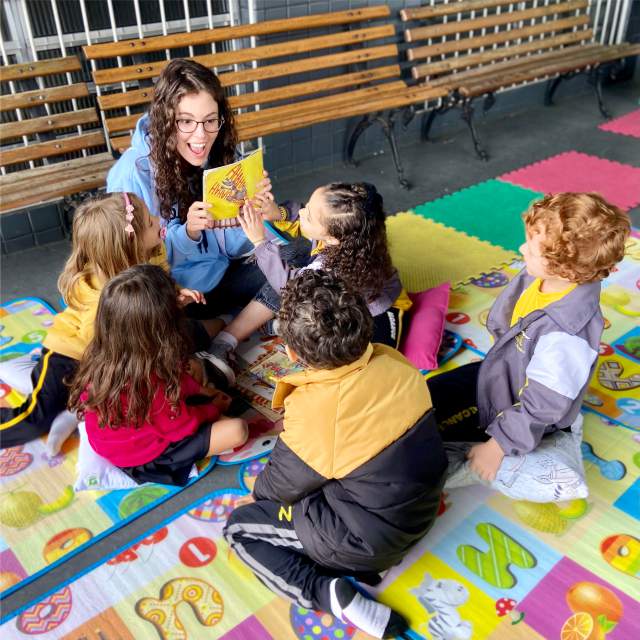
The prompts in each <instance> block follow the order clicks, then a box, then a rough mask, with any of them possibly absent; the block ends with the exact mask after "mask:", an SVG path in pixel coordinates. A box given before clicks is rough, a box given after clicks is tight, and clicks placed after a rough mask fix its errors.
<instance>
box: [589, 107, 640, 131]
mask: <svg viewBox="0 0 640 640" xmlns="http://www.w3.org/2000/svg"><path fill="white" fill-rule="evenodd" d="M598 129H602V131H610V132H611V133H619V134H621V135H623V136H632V137H634V138H640V109H636V110H635V111H632V112H631V113H627V114H626V115H624V116H620V117H619V118H615V119H614V120H609V122H605V123H604V124H601V125H600V126H599V127H598Z"/></svg>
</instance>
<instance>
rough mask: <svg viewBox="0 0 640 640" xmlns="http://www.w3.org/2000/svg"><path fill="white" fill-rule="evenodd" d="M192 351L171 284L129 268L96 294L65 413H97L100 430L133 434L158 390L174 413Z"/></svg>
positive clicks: (157, 270) (144, 269) (158, 273)
mask: <svg viewBox="0 0 640 640" xmlns="http://www.w3.org/2000/svg"><path fill="white" fill-rule="evenodd" d="M190 349H191V342H190V339H189V337H188V335H187V333H186V331H185V323H184V321H183V318H182V312H181V310H180V308H179V307H178V301H177V296H176V290H175V286H174V283H173V281H172V280H171V278H170V277H169V276H168V275H167V274H166V273H165V272H164V270H163V269H162V268H161V267H156V266H153V265H150V264H144V265H136V266H135V267H131V268H130V269H127V270H126V271H123V272H122V273H120V274H119V275H117V276H116V277H115V278H112V279H111V280H110V281H109V282H108V283H107V284H106V286H105V287H104V289H103V290H102V293H101V294H100V302H99V303H98V311H97V314H96V320H95V333H94V337H93V340H92V341H91V342H90V343H89V346H88V347H87V349H86V351H85V353H84V356H83V357H82V360H81V361H80V364H79V366H78V370H77V371H76V374H75V376H74V378H73V380H72V382H71V385H70V386H71V392H70V395H69V408H70V409H71V410H75V411H80V412H81V413H82V412H84V411H85V410H86V409H90V410H91V411H95V412H96V413H97V415H98V424H99V425H100V426H101V427H107V426H108V427H110V428H111V429H117V428H118V427H120V426H123V425H127V426H129V425H131V426H134V427H136V428H137V427H140V426H141V425H142V424H143V423H144V422H145V421H146V420H147V419H148V417H149V411H150V409H151V404H152V402H153V398H154V395H155V393H156V391H157V389H158V387H159V386H160V385H162V387H164V392H165V397H166V399H167V401H168V402H169V403H170V405H171V406H172V407H173V410H174V411H176V410H177V409H178V405H179V400H180V379H181V377H182V372H183V370H184V366H185V363H186V361H187V358H188V354H189V353H190ZM85 391H86V392H87V394H88V397H87V399H86V401H83V400H81V399H80V397H81V396H82V394H83V393H84V392H85ZM124 397H126V403H124V404H125V407H124V410H123V402H122V401H123V398H124Z"/></svg>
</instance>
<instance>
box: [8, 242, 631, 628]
mask: <svg viewBox="0 0 640 640" xmlns="http://www.w3.org/2000/svg"><path fill="white" fill-rule="evenodd" d="M639 258H640V240H639V239H638V237H637V234H636V235H635V236H634V238H633V239H632V242H631V243H630V247H629V255H628V256H627V257H626V258H625V261H624V262H623V263H622V264H621V265H619V267H618V270H617V271H616V272H615V273H613V274H612V275H611V277H610V278H609V279H608V280H607V281H606V282H605V283H604V287H603V310H604V313H605V316H606V318H607V321H608V322H607V326H608V328H607V330H606V332H605V334H604V342H603V348H602V355H601V359H600V363H599V366H598V370H597V372H596V376H595V378H594V380H596V379H597V380H598V382H597V383H596V382H594V384H593V386H592V388H591V389H590V396H589V400H590V404H588V405H586V408H589V409H597V410H598V411H600V412H601V413H602V414H603V415H605V416H606V418H603V417H601V416H599V415H596V414H595V413H593V412H587V413H585V427H584V443H583V456H584V462H585V471H586V474H587V479H588V483H589V487H590V490H591V495H590V496H589V498H587V499H586V500H575V501H572V502H569V503H564V504H557V505H556V504H542V505H541V504H534V503H529V502H526V501H512V500H509V499H507V498H505V497H504V496H502V495H501V494H498V493H495V492H493V491H491V490H489V489H486V488H484V487H472V488H466V489H459V490H454V491H451V492H449V493H448V494H447V495H445V497H444V500H443V504H442V505H441V510H440V516H439V518H438V520H437V522H436V524H435V526H434V528H433V529H432V531H431V532H430V533H429V535H428V536H427V537H426V538H425V539H424V540H423V541H422V542H421V543H419V544H418V545H417V546H416V547H415V548H414V549H413V550H412V551H411V552H410V554H409V555H408V556H407V558H406V559H405V560H404V561H403V563H402V564H401V565H399V566H397V567H394V568H393V569H392V570H391V571H390V572H389V573H388V574H387V576H386V577H385V579H384V580H383V582H382V584H381V585H380V587H379V588H377V589H374V590H372V589H370V593H371V594H372V596H374V597H377V598H379V599H380V600H381V601H383V602H386V603H388V604H390V605H391V606H393V607H394V608H395V609H397V610H398V611H399V612H400V613H402V614H403V615H405V616H406V617H407V619H408V620H409V621H410V623H411V634H410V637H412V638H433V639H445V638H495V639H497V638H500V639H505V640H512V639H516V640H518V639H520V638H522V639H524V638H539V639H542V638H544V639H548V638H561V639H562V640H605V639H610V640H616V639H619V640H626V639H628V638H629V639H630V638H637V637H640V605H639V604H638V600H640V536H638V531H639V530H640V528H639V524H638V521H639V520H640V479H638V475H639V472H640V434H639V433H637V432H636V431H635V430H634V429H629V428H626V427H623V426H620V425H619V423H625V424H627V425H628V426H630V427H636V428H638V422H637V414H638V410H637V404H638V394H637V391H636V390H637V388H638V387H640V380H639V379H638V374H637V356H638V353H637V345H636V344H635V341H634V340H633V339H631V340H630V338H633V337H634V336H637V333H634V329H635V328H636V325H637V321H636V320H635V318H637V314H638V311H639V309H640V307H639V306H638V293H637V290H638V287H637V284H636V280H635V279H634V277H635V278H637V276H638V268H637V264H638V260H639ZM520 267H521V265H520V264H519V263H517V262H516V263H512V264H511V265H509V266H507V267H503V268H501V269H497V270H493V271H489V272H487V273H484V274H482V275H480V276H478V277H474V278H471V279H469V281H468V282H467V283H465V284H463V285H460V286H458V287H457V288H455V289H454V291H453V292H452V296H451V303H450V310H449V314H448V318H447V320H448V325H447V326H448V328H449V329H451V330H453V331H455V332H457V333H458V334H459V335H461V336H463V339H464V341H465V343H466V346H465V347H463V348H462V349H461V350H460V351H459V352H458V353H457V354H456V355H455V356H454V357H453V358H452V359H451V360H450V361H449V362H448V363H447V364H446V365H445V366H444V367H443V369H449V368H452V367H455V366H459V365H461V364H464V363H466V362H469V361H471V360H474V359H478V358H480V357H481V355H480V354H481V352H482V351H483V350H486V349H487V347H488V342H487V340H488V335H487V333H486V331H485V330H484V328H483V324H484V319H485V318H486V310H487V309H488V308H489V306H490V305H491V303H492V301H493V300H494V299H495V297H496V296H497V295H498V293H499V292H500V291H501V290H502V289H503V287H504V286H505V285H506V284H507V282H508V281H509V279H510V278H511V277H513V275H515V273H517V271H518V269H519V268H520ZM607 294H612V295H609V296H608V297H607ZM277 348H278V344H277V340H276V341H273V340H270V339H265V338H256V339H255V340H254V341H253V343H252V344H250V345H248V346H246V345H245V347H244V349H243V357H244V358H246V359H247V360H248V361H250V360H256V359H258V358H260V357H262V356H264V355H265V354H267V355H268V354H270V353H272V352H275V351H276V350H277ZM607 363H617V365H619V367H618V368H616V367H615V366H613V364H607ZM634 367H635V368H634ZM618 370H619V372H620V375H618V376H613V375H612V374H611V372H612V371H618ZM601 372H604V373H601ZM605 374H606V375H605ZM634 376H635V377H634ZM612 382H616V384H613V383H612ZM591 394H592V395H593V396H594V397H593V398H592V397H591ZM595 397H597V398H599V399H601V400H602V404H601V405H599V403H598V402H596V401H595ZM31 455H33V454H31ZM266 460H267V458H266V457H261V458H257V459H254V460H253V461H251V462H247V463H245V464H243V465H242V467H241V468H240V472H239V478H238V487H236V488H228V489H224V490H220V491H217V492H215V493H213V494H211V495H210V496H208V497H207V498H205V499H203V500H202V501H200V502H199V503H198V504H194V505H192V506H191V507H189V508H188V509H186V510H185V511H183V512H181V513H180V514H178V515H176V516H174V518H173V519H171V520H169V521H166V522H164V523H162V524H161V525H158V526H157V527H155V528H154V529H153V530H150V531H149V532H147V533H145V534H144V535H143V536H142V537H141V538H139V539H137V540H135V541H133V542H132V543H131V544H130V545H128V546H127V548H123V549H119V550H117V551H116V552H114V553H113V554H111V555H110V556H109V557H107V558H104V559H103V561H102V562H101V563H100V564H99V565H97V566H95V567H93V568H91V569H90V570H88V572H86V573H85V574H84V575H81V576H80V577H77V578H76V579H75V580H74V581H70V582H68V583H67V584H62V585H58V586H57V587H56V588H55V589H53V590H52V591H51V592H50V593H48V594H47V595H46V596H45V597H44V599H42V600H41V601H40V602H39V603H37V604H33V603H31V604H30V605H28V606H26V607H25V608H23V609H21V610H20V611H17V612H14V613H13V614H12V617H11V618H10V619H7V620H6V621H4V624H3V626H2V627H1V628H0V633H1V634H2V637H3V638H4V637H6V638H26V637H28V636H30V635H36V634H45V633H46V637H47V638H52V639H53V638H68V639H71V638H83V637H86V638H91V639H95V640H100V639H101V638H122V639H123V640H126V639H131V640H133V639H136V640H137V639H138V638H154V637H159V638H160V639H161V640H166V639H169V638H171V639H174V638H176V639H181V640H188V639H196V640H197V639H199V638H202V637H207V638H225V639H229V640H231V639H233V640H236V639H237V640H261V639H265V640H266V639H267V638H273V639H276V640H288V639H291V640H294V639H302V640H315V639H316V638H317V639H319V640H321V639H323V638H331V639H333V638H336V639H342V638H356V639H358V638H360V639H363V638H364V637H365V636H364V635H363V634H362V633H361V632H358V631H356V630H355V629H354V628H353V627H351V626H349V625H348V624H344V623H342V622H339V621H336V620H335V619H334V618H333V617H332V616H331V615H329V614H327V613H321V612H315V611H308V610H305V609H302V608H300V607H297V606H294V605H291V604H289V603H287V602H285V601H284V600H283V599H281V598H279V597H277V596H275V595H273V594H272V593H271V592H270V591H268V590H267V589H266V588H264V587H263V586H262V585H261V584H260V583H259V582H258V581H257V580H256V579H255V578H253V577H252V575H251V574H250V572H248V571H247V570H246V569H245V568H244V565H242V564H241V563H240V562H239V561H238V560H237V559H236V558H235V556H234V555H233V554H230V553H229V550H228V547H227V545H226V543H225V541H224V540H223V539H222V537H221V530H222V526H223V524H224V521H225V518H226V517H227V515H228V513H229V512H230V510H231V509H232V507H233V504H234V501H235V500H237V498H238V497H239V496H241V495H243V494H244V493H246V492H247V491H248V490H251V488H252V486H253V482H254V481H255V477H256V476H257V474H258V473H259V472H260V470H261V469H262V467H263V466H264V464H265V463H266ZM41 464H42V463H41ZM44 464H46V463H44ZM56 468H57V467H54V468H53V469H52V472H50V473H55V470H56ZM47 471H48V470H47ZM49 477H51V476H49ZM550 481H552V479H550ZM49 484H50V485H51V486H62V483H61V484H60V485H58V483H57V482H56V483H53V482H49ZM19 490H23V489H19ZM48 498H49V496H47V499H48ZM41 502H44V501H43V500H39V499H38V495H37V494H36V496H35V497H29V498H27V499H26V500H24V504H25V505H27V504H29V507H28V508H26V509H25V508H23V509H21V510H20V513H21V514H25V515H24V516H23V517H25V518H27V519H29V518H33V517H34V516H33V515H31V516H30V515H29V514H34V513H35V514H37V515H36V516H35V517H36V519H37V520H40V519H41V518H42V520H40V523H39V524H40V526H42V524H43V523H44V522H46V519H48V518H53V517H54V516H55V514H53V515H46V517H45V516H44V515H42V513H41V510H38V507H39V506H40V505H41ZM62 502H63V500H61V501H60V504H62ZM36 503H37V504H36ZM45 504H46V503H45ZM34 506H35V509H34ZM61 513H64V509H63V510H62V511H61ZM22 534H23V535H24V530H23V533H22ZM43 541H44V540H42V541H41V542H43ZM5 571H6V569H5Z"/></svg>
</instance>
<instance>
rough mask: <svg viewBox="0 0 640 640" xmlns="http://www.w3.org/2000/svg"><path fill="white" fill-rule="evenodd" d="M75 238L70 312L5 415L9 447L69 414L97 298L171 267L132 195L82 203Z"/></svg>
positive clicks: (65, 281)
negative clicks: (23, 394)
mask: <svg viewBox="0 0 640 640" xmlns="http://www.w3.org/2000/svg"><path fill="white" fill-rule="evenodd" d="M72 237H73V246H72V250H71V255H70V256H69V258H68V260H67V262H66V264H65V267H64V270H63V272H62V273H61V275H60V277H59V279H58V288H59V289H60V292H61V293H62V297H63V298H64V300H65V302H66V304H67V306H66V308H65V309H64V311H62V312H61V313H59V314H57V315H56V316H54V318H53V326H52V327H51V328H50V329H49V331H48V333H47V336H46V338H45V339H44V341H43V347H44V348H43V350H42V357H41V358H40V360H39V362H38V363H37V365H36V366H35V368H34V369H33V370H32V371H31V380H32V382H33V386H32V387H31V389H32V390H33V392H32V393H31V395H30V396H29V397H28V398H27V399H26V400H25V402H24V403H23V404H22V405H21V406H19V407H17V408H16V409H9V408H2V409H1V412H2V413H1V418H0V436H1V438H2V446H3V447H13V446H16V445H20V444H24V443H25V442H28V441H29V440H33V439H34V438H37V437H38V436H41V435H42V434H44V433H47V432H48V431H49V429H50V427H51V424H52V422H53V420H54V419H55V418H56V416H58V415H59V414H60V413H61V412H63V411H64V409H65V408H66V406H67V400H68V397H69V392H68V389H67V386H66V385H65V383H64V380H65V379H66V378H70V377H71V376H72V375H73V373H74V372H75V370H76V367H77V364H78V360H79V359H80V358H81V357H82V354H83V353H84V350H85V348H86V346H87V344H88V343H89V341H90V340H91V337H92V336H93V321H94V318H95V314H96V309H97V307H98V298H99V296H100V291H101V290H102V287H103V286H104V284H105V283H106V282H107V280H109V279H110V278H112V277H113V276H115V275H117V274H118V273H120V272H121V271H124V270H125V269H127V268H128V267H131V266H133V265H135V264H138V263H141V262H147V261H150V262H155V263H157V264H164V265H166V256H165V254H164V250H163V248H162V240H161V238H160V225H159V223H158V219H157V218H156V217H154V216H151V215H150V214H149V211H148V209H147V207H146V206H145V205H144V203H143V202H142V201H141V200H140V199H139V198H138V197H137V196H135V195H134V194H129V193H112V194H110V195H108V196H104V197H98V198H93V199H90V200H87V201H85V202H83V203H82V204H81V205H80V206H79V207H78V208H77V210H76V212H75V215H74V218H73V235H72ZM183 294H184V295H183V298H184V300H185V301H186V300H188V299H189V298H192V297H194V296H197V294H196V293H194V292H190V291H188V290H184V291H183ZM196 299H197V298H196ZM10 364H11V363H7V365H10ZM3 378H4V376H3ZM68 422H69V424H68V425H67V427H66V435H69V433H70V432H71V431H73V429H74V428H75V425H76V421H75V417H72V416H68ZM65 437H66V436H65ZM62 441H64V437H63V438H62ZM53 453H55V451H53Z"/></svg>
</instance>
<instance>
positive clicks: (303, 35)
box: [84, 5, 447, 186]
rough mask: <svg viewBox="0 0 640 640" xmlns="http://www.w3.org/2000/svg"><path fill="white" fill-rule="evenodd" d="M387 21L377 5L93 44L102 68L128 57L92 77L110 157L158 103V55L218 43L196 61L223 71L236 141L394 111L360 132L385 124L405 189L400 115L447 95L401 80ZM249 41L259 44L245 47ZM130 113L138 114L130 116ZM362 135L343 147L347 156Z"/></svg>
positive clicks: (91, 54)
mask: <svg viewBox="0 0 640 640" xmlns="http://www.w3.org/2000/svg"><path fill="white" fill-rule="evenodd" d="M389 17H390V10H389V7H387V6H386V5H379V6H373V7H369V8H364V9H354V10H348V11H336V12H330V13H322V14H316V15H311V16H305V17H296V18H287V19H283V20H271V21H265V22H259V23H255V24H244V25H237V26H232V27H221V28H217V29H207V30H202V31H194V32H191V33H179V34H172V35H168V36H157V37H153V38H146V39H142V40H125V41H121V42H117V43H104V44H96V45H91V46H86V47H84V53H85V55H86V57H87V58H88V59H90V60H94V61H96V63H97V66H104V65H105V62H106V63H108V64H111V65H113V63H114V61H115V59H116V56H121V57H122V59H123V65H124V66H121V67H115V66H111V67H109V68H98V69H96V70H95V71H94V72H93V77H94V81H95V83H96V85H97V86H98V87H100V89H101V94H102V95H100V96H99V97H98V104H99V106H100V109H101V110H102V113H103V119H104V123H105V126H106V129H107V132H108V137H109V140H110V144H111V146H112V148H113V149H114V150H117V151H122V150H124V149H126V148H127V147H128V146H129V145H130V140H131V138H130V136H131V132H132V130H133V128H134V126H135V124H136V121H137V119H138V118H139V117H140V113H141V112H142V111H143V110H144V108H145V107H146V105H147V104H148V103H149V102H150V101H151V100H152V98H153V84H152V83H153V81H154V79H155V78H157V76H158V75H159V74H160V72H161V71H162V69H163V68H164V67H165V66H166V64H167V60H160V61H158V60H157V57H158V56H157V53H158V52H164V51H165V50H171V49H176V48H184V47H187V46H194V47H202V46H205V47H210V46H211V45H215V47H216V52H215V53H202V54H200V55H194V56H193V59H194V60H196V61H198V62H200V63H201V64H203V65H205V66H207V67H209V68H213V69H215V70H216V71H217V73H218V76H219V78H220V81H221V82H222V84H223V86H224V87H225V88H226V89H227V92H228V95H229V97H230V103H231V107H232V109H233V110H234V112H235V114H236V126H237V129H238V134H239V138H240V141H248V140H253V139H255V138H259V137H261V136H267V135H270V134H275V133H281V132H285V131H291V130H293V129H299V128H302V127H307V126H310V125H313V124H317V123H321V122H327V121H331V120H338V119H341V118H345V117H350V116H364V115H366V114H374V113H376V114H377V113H378V112H383V111H388V113H387V115H386V116H382V115H377V116H375V117H371V118H369V120H367V124H366V125H361V126H359V128H358V132H359V133H358V135H359V134H360V133H361V132H362V130H363V128H366V126H368V124H371V123H372V122H374V121H377V122H379V123H380V124H382V125H383V130H384V132H385V135H386V136H387V138H388V140H389V143H390V144H391V149H392V153H393V156H394V161H395V162H396V168H397V170H398V174H399V177H400V180H401V183H402V184H404V185H405V186H406V181H405V180H404V177H403V173H402V172H403V170H402V165H401V163H400V160H399V156H398V153H397V148H396V143H395V137H394V133H393V117H394V115H395V111H394V110H395V109H397V108H400V107H403V106H406V105H407V104H411V103H412V102H425V101H428V100H430V99H437V98H439V97H441V96H442V95H445V94H446V93H447V90H446V89H440V88H436V89H432V88H430V87H419V88H417V89H416V88H413V87H408V86H407V84H406V82H404V80H402V79H401V70H400V66H399V64H398V47H397V44H396V42H395V35H396V31H395V27H394V25H393V24H391V23H389ZM372 21H375V22H374V23H373V24H372ZM252 37H253V38H255V39H256V46H254V47H251V46H250V44H249V41H248V39H249V38H252ZM274 37H277V38H279V40H278V41H274ZM390 39H391V40H392V41H391V42H389V40H390ZM234 45H235V46H234ZM149 53H151V54H156V60H155V61H150V62H146V61H143V60H142V59H143V58H144V57H145V56H146V55H147V54H149ZM264 81H269V86H268V87H265V88H262V87H260V89H259V90H254V83H255V82H264ZM126 108H129V109H130V111H133V113H131V112H130V113H124V111H125V109H126ZM357 137H358V136H355V138H353V139H352V140H351V141H350V142H349V144H348V145H346V149H347V150H349V151H350V154H351V157H352V154H353V148H354V147H355V142H356V141H357Z"/></svg>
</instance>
